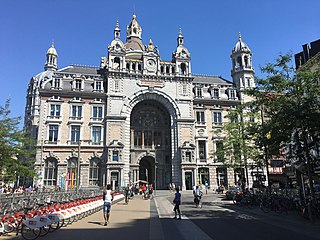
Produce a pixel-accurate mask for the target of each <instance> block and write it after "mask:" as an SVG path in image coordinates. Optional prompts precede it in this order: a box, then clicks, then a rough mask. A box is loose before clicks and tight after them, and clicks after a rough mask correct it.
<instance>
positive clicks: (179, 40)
mask: <svg viewBox="0 0 320 240" xmlns="http://www.w3.org/2000/svg"><path fill="white" fill-rule="evenodd" d="M177 42H178V46H180V45H183V44H184V40H183V35H182V30H181V27H180V29H179V35H178V38H177Z"/></svg>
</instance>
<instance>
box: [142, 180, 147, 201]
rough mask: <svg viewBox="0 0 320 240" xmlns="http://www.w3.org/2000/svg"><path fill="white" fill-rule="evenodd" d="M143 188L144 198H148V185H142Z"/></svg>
mask: <svg viewBox="0 0 320 240" xmlns="http://www.w3.org/2000/svg"><path fill="white" fill-rule="evenodd" d="M141 190H142V194H143V199H146V198H147V195H146V191H147V187H146V185H145V184H143V185H142V187H141Z"/></svg>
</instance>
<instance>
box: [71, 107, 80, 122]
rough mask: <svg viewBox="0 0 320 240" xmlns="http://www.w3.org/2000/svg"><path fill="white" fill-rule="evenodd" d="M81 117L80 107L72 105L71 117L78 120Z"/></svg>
mask: <svg viewBox="0 0 320 240" xmlns="http://www.w3.org/2000/svg"><path fill="white" fill-rule="evenodd" d="M81 116H82V106H78V105H73V106H72V113H71V117H73V118H78V119H79V118H81Z"/></svg>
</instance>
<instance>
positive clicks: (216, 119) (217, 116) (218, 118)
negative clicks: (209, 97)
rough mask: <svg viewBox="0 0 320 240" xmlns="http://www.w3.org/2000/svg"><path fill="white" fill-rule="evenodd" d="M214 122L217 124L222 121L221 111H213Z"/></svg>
mask: <svg viewBox="0 0 320 240" xmlns="http://www.w3.org/2000/svg"><path fill="white" fill-rule="evenodd" d="M213 122H214V123H215V124H220V123H222V119H221V112H213Z"/></svg>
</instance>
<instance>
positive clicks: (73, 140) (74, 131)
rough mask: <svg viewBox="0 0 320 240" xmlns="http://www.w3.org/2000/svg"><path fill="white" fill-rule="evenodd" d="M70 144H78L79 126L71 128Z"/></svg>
mask: <svg viewBox="0 0 320 240" xmlns="http://www.w3.org/2000/svg"><path fill="white" fill-rule="evenodd" d="M70 140H71V143H78V142H79V141H80V126H76V125H73V126H71V139H70Z"/></svg>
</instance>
